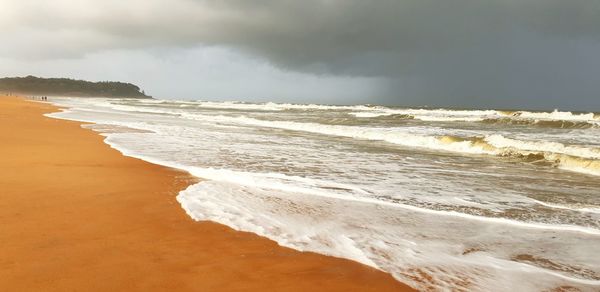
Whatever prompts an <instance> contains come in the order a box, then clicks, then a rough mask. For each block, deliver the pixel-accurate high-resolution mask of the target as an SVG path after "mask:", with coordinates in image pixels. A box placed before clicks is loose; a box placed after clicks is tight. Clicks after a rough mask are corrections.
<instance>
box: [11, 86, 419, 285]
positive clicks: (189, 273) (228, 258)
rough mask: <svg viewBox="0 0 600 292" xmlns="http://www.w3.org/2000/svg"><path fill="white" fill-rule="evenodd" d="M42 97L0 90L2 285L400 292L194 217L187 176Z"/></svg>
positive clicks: (363, 270) (352, 266)
mask: <svg viewBox="0 0 600 292" xmlns="http://www.w3.org/2000/svg"><path fill="white" fill-rule="evenodd" d="M53 111H56V108H55V107H53V106H50V105H47V104H42V103H36V102H31V101H27V100H24V99H21V98H15V97H2V96H0V221H1V222H2V224H1V225H0V287H2V290H5V291H111V290H112V291H123V290H127V291H131V290H134V291H140V290H143V291H153V290H173V291H216V290H226V291H248V290H267V289H273V291H307V290H309V289H313V290H315V291H410V290H411V289H410V288H408V287H407V286H405V285H403V284H401V283H399V282H397V281H396V280H394V279H393V278H392V277H391V276H390V275H388V274H386V273H383V272H381V271H378V270H376V269H373V268H370V267H367V266H364V265H361V264H359V263H356V262H353V261H349V260H344V259H339V258H334V257H328V256H324V255H319V254H315V253H306V252H298V251H295V250H292V249H289V248H284V247H281V246H279V245H277V244H276V243H275V242H273V241H271V240H268V239H265V238H262V237H259V236H257V235H254V234H251V233H246V232H238V231H235V230H232V229H230V228H228V227H226V226H223V225H220V224H216V223H212V222H195V221H193V220H192V219H191V218H189V217H188V216H187V215H186V214H185V212H184V211H183V209H182V208H181V207H180V205H179V203H178V202H177V201H176V200H175V196H176V195H177V193H178V192H179V191H180V190H182V189H184V188H185V187H187V186H188V185H189V184H191V183H193V182H194V181H195V180H194V178H193V177H191V176H190V175H188V174H187V173H184V172H180V171H177V170H174V169H169V168H166V167H162V166H157V165H153V164H150V163H147V162H144V161H141V160H137V159H134V158H129V157H125V156H123V155H121V154H120V153H119V152H118V151H116V150H114V149H112V148H110V147H109V146H108V145H106V144H104V143H103V142H102V139H103V137H102V136H100V135H98V134H97V133H94V132H93V131H91V130H86V129H83V128H81V126H80V125H81V123H78V122H70V121H62V120H56V119H51V118H47V117H44V116H43V115H42V114H43V113H48V112H53Z"/></svg>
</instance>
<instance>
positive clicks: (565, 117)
mask: <svg viewBox="0 0 600 292" xmlns="http://www.w3.org/2000/svg"><path fill="white" fill-rule="evenodd" d="M51 101H52V102H54V103H55V104H57V105H59V106H62V107H64V108H65V109H64V110H62V111H61V112H59V113H53V114H50V115H49V116H51V117H55V118H61V119H69V120H77V121H84V122H92V123H94V124H91V125H86V126H85V127H89V128H91V129H94V130H96V131H99V132H101V133H102V135H105V136H106V140H105V141H106V143H108V144H109V145H111V146H112V147H114V148H116V149H118V150H119V151H121V152H122V153H124V154H125V155H128V156H132V157H137V158H140V159H143V160H146V161H149V162H152V163H157V164H161V165H165V166H169V167H175V168H179V169H182V170H186V171H188V172H190V173H191V174H192V175H194V176H197V177H199V178H201V182H200V183H197V184H194V185H191V186H190V187H188V188H187V189H186V190H184V191H182V192H181V193H179V195H178V196H177V200H178V201H179V202H180V203H181V206H182V208H183V209H184V210H185V212H187V214H189V216H191V217H192V218H194V219H196V220H211V221H215V222H219V223H222V224H226V225H228V226H230V227H232V228H235V229H237V230H243V231H249V232H254V233H256V234H259V235H261V236H265V237H268V238H270V239H272V240H274V241H276V242H278V243H279V244H280V245H283V246H287V247H291V248H294V249H298V250H302V251H314V252H318V253H322V254H326V255H332V256H337V257H343V258H348V259H352V260H355V261H358V262H361V263H363V264H366V265H369V266H372V267H375V268H377V269H380V270H383V271H386V272H388V273H391V274H392V275H393V276H394V277H396V278H397V279H398V280H400V281H402V282H405V283H407V284H409V285H411V286H413V287H415V288H418V289H422V290H432V291H444V290H465V291H474V290H475V291H511V290H512V291H543V290H551V289H556V288H559V287H560V288H561V289H576V290H582V291H598V290H600V117H599V116H598V114H594V113H571V112H561V111H553V112H531V111H500V110H449V109H409V108H393V107H383V106H373V105H357V106H335V105H304V104H278V103H242V102H210V101H175V100H155V99H102V98H53V99H52V100H51Z"/></svg>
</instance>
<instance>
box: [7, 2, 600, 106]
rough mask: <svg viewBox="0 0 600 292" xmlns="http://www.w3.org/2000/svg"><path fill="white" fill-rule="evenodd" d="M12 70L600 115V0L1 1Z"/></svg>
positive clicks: (195, 88)
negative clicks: (585, 112)
mask: <svg viewBox="0 0 600 292" xmlns="http://www.w3.org/2000/svg"><path fill="white" fill-rule="evenodd" d="M0 36H2V37H1V39H0V75H3V76H25V75H36V76H43V77H70V78H76V79H87V80H92V81H104V80H116V81H125V82H132V83H135V84H137V85H139V86H140V87H142V88H143V89H144V90H145V91H146V92H147V93H149V94H151V95H153V96H155V97H158V98H176V99H204V100H243V101H277V102H297V103H330V104H358V103H363V104H364V103H369V104H387V105H400V106H431V107H460V108H511V109H513V108H528V109H555V108H558V109H565V110H580V111H590V110H595V111H600V1H598V0H568V1H566V0H371V1H364V0H303V1H296V0H128V1H122V0H103V1H98V0H53V1H47V0H0Z"/></svg>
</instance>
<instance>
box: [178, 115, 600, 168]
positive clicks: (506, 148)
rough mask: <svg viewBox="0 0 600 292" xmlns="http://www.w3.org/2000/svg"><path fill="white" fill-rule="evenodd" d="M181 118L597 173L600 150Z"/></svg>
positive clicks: (492, 138) (497, 138)
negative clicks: (505, 159) (378, 142)
mask: <svg viewBox="0 0 600 292" xmlns="http://www.w3.org/2000/svg"><path fill="white" fill-rule="evenodd" d="M183 117H184V118H189V119H194V120H202V121H212V122H217V123H233V124H240V125H249V126H258V127H268V128H278V129H285V130H292V131H302V132H310V133H317V134H323V135H331V136H339V137H349V138H356V139H364V140H374V141H385V142H389V143H393V144H396V145H401V146H406V147H418V148H424V149H431V150H439V151H448V152H456V153H464V154H485V155H493V156H500V157H513V158H521V159H523V160H525V161H528V162H539V161H544V162H547V163H550V164H551V165H553V166H555V167H558V168H561V169H565V170H570V171H576V172H580V173H586V174H592V175H600V149H598V148H590V147H585V146H579V145H564V144H562V143H558V142H547V141H522V140H517V139H511V138H507V137H504V136H502V135H498V134H495V135H488V136H479V137H460V136H453V135H428V134H427V133H419V132H418V130H415V129H412V128H371V127H356V126H341V125H323V124H316V123H299V122H289V121H268V120H260V119H254V118H248V117H245V116H239V117H230V116H210V115H201V114H183Z"/></svg>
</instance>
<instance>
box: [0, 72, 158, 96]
mask: <svg viewBox="0 0 600 292" xmlns="http://www.w3.org/2000/svg"><path fill="white" fill-rule="evenodd" d="M0 92H3V93H15V94H25V95H50V96H57V95H58V96H77V97H128V98H151V97H150V96H148V95H146V93H145V92H144V91H143V90H141V89H140V88H139V87H138V86H136V85H134V84H131V83H123V82H113V81H102V82H90V81H85V80H74V79H68V78H40V77H35V76H26V77H9V78H0Z"/></svg>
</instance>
